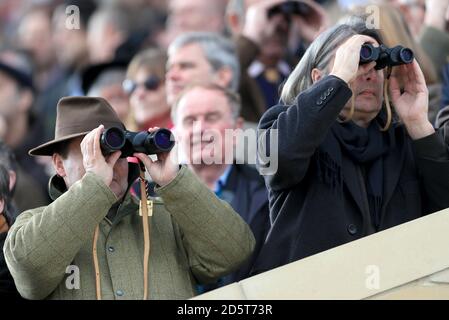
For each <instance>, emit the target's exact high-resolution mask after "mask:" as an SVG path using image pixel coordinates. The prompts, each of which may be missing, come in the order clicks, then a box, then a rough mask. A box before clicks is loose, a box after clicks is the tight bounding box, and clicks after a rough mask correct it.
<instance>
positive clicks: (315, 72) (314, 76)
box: [310, 68, 323, 83]
mask: <svg viewBox="0 0 449 320" xmlns="http://www.w3.org/2000/svg"><path fill="white" fill-rule="evenodd" d="M310 76H311V77H312V82H313V83H316V82H318V81H319V80H320V79H321V78H322V77H323V73H322V72H321V70H319V69H317V68H313V69H312V72H311V73H310Z"/></svg>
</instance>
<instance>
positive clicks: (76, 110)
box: [29, 97, 125, 156]
mask: <svg viewBox="0 0 449 320" xmlns="http://www.w3.org/2000/svg"><path fill="white" fill-rule="evenodd" d="M56 109H57V110H56V111H57V116H56V127H55V138H54V140H52V141H49V142H47V143H44V144H42V145H40V146H38V147H36V148H34V149H31V150H30V151H29V154H30V155H32V156H51V155H53V153H54V151H55V148H56V147H57V146H58V145H59V144H60V143H62V142H66V141H68V140H70V139H73V138H77V137H81V136H84V135H86V134H88V133H89V132H90V131H92V130H93V129H95V128H97V127H98V126H99V125H100V124H102V125H104V127H105V129H108V128H111V127H117V128H121V129H125V126H124V125H123V123H122V122H121V121H120V119H119V118H118V116H117V114H116V113H115V111H114V109H112V107H111V106H110V105H109V103H108V102H107V101H106V100H105V99H103V98H96V97H65V98H62V99H61V100H59V102H58V105H57V107H56Z"/></svg>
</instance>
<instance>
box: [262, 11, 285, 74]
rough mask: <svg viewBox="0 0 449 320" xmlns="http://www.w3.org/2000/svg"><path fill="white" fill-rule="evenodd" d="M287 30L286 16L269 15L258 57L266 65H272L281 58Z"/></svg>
mask: <svg viewBox="0 0 449 320" xmlns="http://www.w3.org/2000/svg"><path fill="white" fill-rule="evenodd" d="M289 30H290V22H289V21H288V17H286V16H285V15H283V14H276V15H274V16H272V17H271V19H270V23H269V25H268V26H267V30H266V33H265V34H266V36H265V39H263V41H262V43H263V45H262V46H261V48H260V50H261V52H260V57H259V59H260V60H261V61H262V63H264V64H265V65H266V66H272V67H274V66H276V64H277V63H278V62H279V60H281V59H282V57H283V55H284V54H285V51H286V49H287V45H288V35H289Z"/></svg>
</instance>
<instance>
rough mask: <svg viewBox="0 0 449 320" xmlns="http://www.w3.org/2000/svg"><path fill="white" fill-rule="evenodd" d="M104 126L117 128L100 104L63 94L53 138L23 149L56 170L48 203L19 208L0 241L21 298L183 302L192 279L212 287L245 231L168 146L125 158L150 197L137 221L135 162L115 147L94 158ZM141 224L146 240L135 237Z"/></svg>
mask: <svg viewBox="0 0 449 320" xmlns="http://www.w3.org/2000/svg"><path fill="white" fill-rule="evenodd" d="M111 127H118V128H121V129H124V126H123V124H122V123H121V122H120V120H119V119H118V117H117V115H116V114H115V112H114V111H113V109H112V107H111V106H110V105H109V104H108V103H107V101H106V100H104V99H102V98H93V97H67V98H63V99H61V100H60V101H59V103H58V106H57V120H56V129H55V139H54V140H52V141H50V142H48V143H45V144H43V145H40V146H39V147H37V148H34V149H32V150H30V154H31V155H34V156H37V155H44V156H51V157H52V160H53V164H54V167H55V170H56V172H57V174H56V175H55V176H54V177H52V179H51V180H50V195H51V197H52V198H53V200H54V201H53V202H52V203H51V204H50V205H48V206H46V207H40V208H36V209H33V210H29V211H26V212H23V213H22V214H21V215H20V216H19V217H18V219H17V220H16V222H15V224H14V225H13V226H12V228H11V229H10V231H9V234H8V237H7V239H6V242H5V248H4V253H5V258H6V262H7V265H8V267H9V269H10V271H11V274H12V276H13V277H14V281H15V283H16V286H17V289H18V290H19V292H20V294H21V295H22V296H23V297H24V298H27V299H95V298H97V299H142V298H150V299H186V298H190V297H192V296H194V295H195V294H196V292H195V285H196V284H197V283H208V282H213V281H215V280H216V279H217V278H219V277H221V276H223V275H225V274H228V273H230V272H232V271H233V270H235V269H236V268H238V267H239V265H240V264H241V263H243V262H244V261H245V259H247V258H248V257H249V256H250V254H251V252H252V250H253V247H254V236H253V235H252V233H251V231H250V230H249V227H248V225H246V224H245V223H244V221H243V220H242V219H241V218H240V216H239V215H238V214H237V213H235V212H234V211H233V210H232V208H231V207H230V206H229V205H228V204H226V203H225V202H222V201H221V200H219V199H218V198H217V197H216V196H215V195H214V194H213V193H212V192H211V191H210V190H208V188H207V187H206V186H205V185H203V184H202V183H201V182H200V181H199V180H198V179H197V178H195V176H194V174H193V173H192V172H190V171H189V170H188V169H187V168H186V167H185V166H179V165H178V164H177V162H176V161H175V159H174V157H175V154H176V152H175V150H176V149H173V150H172V151H170V152H167V153H163V154H159V155H158V160H157V161H155V162H152V161H151V160H150V158H149V157H148V156H147V155H144V154H141V153H139V154H134V155H135V156H136V157H137V158H138V159H139V160H140V161H142V162H143V163H144V164H145V167H146V169H147V170H148V173H149V174H150V175H151V177H152V178H153V180H154V181H155V182H156V183H157V187H156V192H157V194H158V196H159V198H157V199H152V201H151V202H149V205H148V210H147V211H148V213H147V214H148V220H149V224H148V223H146V224H144V223H143V222H142V220H145V216H146V215H145V210H143V209H145V207H144V208H142V210H141V212H142V214H143V217H140V216H139V214H138V212H139V204H138V203H137V202H136V201H135V199H134V198H133V197H131V195H130V194H129V193H128V190H129V186H130V185H131V183H132V182H133V181H134V180H135V178H136V165H135V164H132V163H128V162H127V161H126V160H125V159H124V158H120V154H121V152H120V151H116V152H114V153H112V154H110V155H107V156H106V157H104V156H103V154H102V151H101V148H100V137H101V134H102V132H103V131H104V130H105V129H108V128H111ZM153 129H154V128H153ZM153 129H150V131H152V130H153ZM148 228H149V229H150V230H149V233H150V236H149V239H148V238H147V235H146V234H145V231H142V230H143V229H144V230H145V229H146V230H147V231H148ZM148 240H150V241H148ZM148 245H149V247H148ZM148 248H150V251H149V252H148V250H147V249H148ZM148 254H149V259H147V258H148V256H147V255H148ZM144 270H148V271H147V272H144Z"/></svg>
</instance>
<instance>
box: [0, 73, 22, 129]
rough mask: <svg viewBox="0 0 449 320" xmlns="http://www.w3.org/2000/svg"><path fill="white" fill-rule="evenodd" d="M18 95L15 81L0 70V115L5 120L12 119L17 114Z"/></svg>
mask: <svg viewBox="0 0 449 320" xmlns="http://www.w3.org/2000/svg"><path fill="white" fill-rule="evenodd" d="M18 97H19V90H18V88H17V83H16V82H15V81H14V80H13V79H11V78H10V77H9V76H7V75H6V74H4V73H3V72H1V71H0V116H1V117H3V119H4V120H5V121H6V122H9V121H13V119H14V117H15V115H16V114H17V111H18V110H17V106H16V104H17V99H18Z"/></svg>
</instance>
